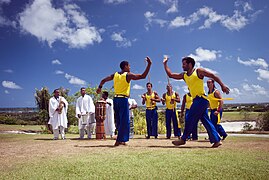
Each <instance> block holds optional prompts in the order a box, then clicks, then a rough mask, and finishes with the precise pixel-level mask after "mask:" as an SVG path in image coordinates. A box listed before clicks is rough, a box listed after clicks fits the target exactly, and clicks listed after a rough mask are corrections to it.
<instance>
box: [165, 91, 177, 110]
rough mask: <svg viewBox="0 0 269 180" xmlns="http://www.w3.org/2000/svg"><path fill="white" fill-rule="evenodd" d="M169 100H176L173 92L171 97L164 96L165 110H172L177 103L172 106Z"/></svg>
mask: <svg viewBox="0 0 269 180" xmlns="http://www.w3.org/2000/svg"><path fill="white" fill-rule="evenodd" d="M171 98H173V99H176V93H175V92H173V94H172V96H168V95H167V93H166V94H165V104H166V108H167V109H174V108H176V107H177V102H176V101H174V103H173V104H171Z"/></svg>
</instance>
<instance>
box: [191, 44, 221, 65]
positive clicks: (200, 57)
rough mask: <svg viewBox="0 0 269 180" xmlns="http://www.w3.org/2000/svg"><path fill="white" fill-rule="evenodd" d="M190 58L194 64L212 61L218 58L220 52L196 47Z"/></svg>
mask: <svg viewBox="0 0 269 180" xmlns="http://www.w3.org/2000/svg"><path fill="white" fill-rule="evenodd" d="M189 56H190V57H192V58H194V59H195V61H196V62H199V61H214V60H216V59H217V57H220V56H221V54H220V51H216V50H208V49H203V48H202V47H198V48H197V49H196V50H195V54H190V55H189Z"/></svg>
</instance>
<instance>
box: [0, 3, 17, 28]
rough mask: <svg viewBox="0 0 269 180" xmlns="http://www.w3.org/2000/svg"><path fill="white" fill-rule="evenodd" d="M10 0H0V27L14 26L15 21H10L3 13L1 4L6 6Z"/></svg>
mask: <svg viewBox="0 0 269 180" xmlns="http://www.w3.org/2000/svg"><path fill="white" fill-rule="evenodd" d="M10 2H11V0H0V27H2V26H12V27H16V22H15V21H11V20H9V19H8V17H6V16H5V15H4V13H3V6H8V5H9V4H10Z"/></svg>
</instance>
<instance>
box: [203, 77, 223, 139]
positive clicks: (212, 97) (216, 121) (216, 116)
mask: <svg viewBox="0 0 269 180" xmlns="http://www.w3.org/2000/svg"><path fill="white" fill-rule="evenodd" d="M207 87H208V100H209V107H210V120H211V122H212V123H213V125H214V126H215V128H216V130H217V132H218V133H219V135H220V136H222V140H224V139H226V137H227V136H228V135H227V133H226V132H225V130H224V129H223V127H222V125H221V124H220V120H221V117H222V112H223V110H222V106H223V100H218V99H222V97H221V94H220V92H219V90H217V88H216V87H215V83H214V80H213V79H208V80H207Z"/></svg>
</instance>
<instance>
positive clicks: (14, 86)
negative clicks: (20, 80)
mask: <svg viewBox="0 0 269 180" xmlns="http://www.w3.org/2000/svg"><path fill="white" fill-rule="evenodd" d="M2 86H3V87H5V88H9V89H22V88H21V87H20V86H19V85H17V84H16V83H14V82H12V81H2Z"/></svg>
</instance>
